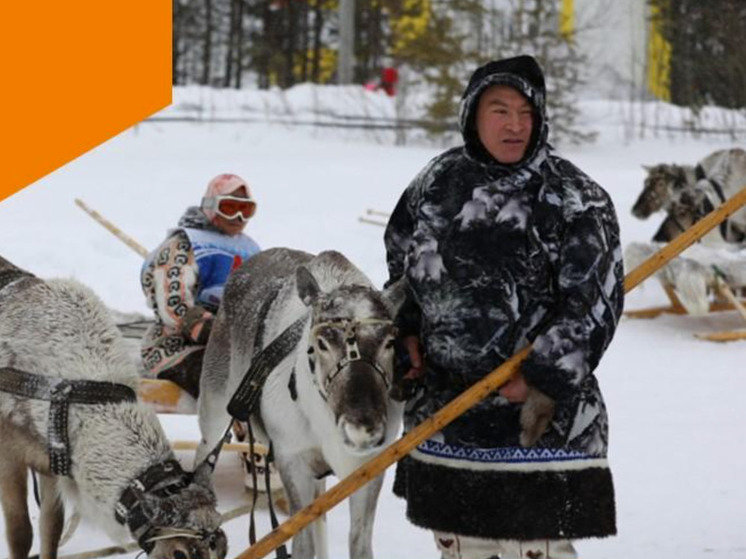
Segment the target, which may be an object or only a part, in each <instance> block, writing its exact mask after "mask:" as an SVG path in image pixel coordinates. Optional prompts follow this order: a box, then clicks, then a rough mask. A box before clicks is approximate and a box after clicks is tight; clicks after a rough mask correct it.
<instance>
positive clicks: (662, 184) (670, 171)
mask: <svg viewBox="0 0 746 559" xmlns="http://www.w3.org/2000/svg"><path fill="white" fill-rule="evenodd" d="M644 168H645V170H646V171H647V172H648V176H647V177H646V178H645V186H644V187H643V189H642V193H641V194H640V196H639V197H638V198H637V201H636V202H635V204H634V206H632V215H634V216H635V217H637V218H639V219H646V218H648V217H649V216H650V215H651V214H654V213H655V212H658V211H660V210H664V209H667V208H668V206H669V205H670V203H671V201H672V200H673V199H674V198H675V197H676V193H677V192H678V191H679V190H681V189H682V188H683V187H685V186H686V175H685V172H684V169H683V168H682V167H680V166H678V165H666V164H661V165H655V166H654V167H644Z"/></svg>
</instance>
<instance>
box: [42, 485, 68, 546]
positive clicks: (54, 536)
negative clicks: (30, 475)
mask: <svg viewBox="0 0 746 559" xmlns="http://www.w3.org/2000/svg"><path fill="white" fill-rule="evenodd" d="M39 480H40V485H41V510H40V511H39V523H40V527H39V529H40V539H41V550H40V552H39V559H56V558H57V549H58V547H59V543H60V536H61V535H62V528H63V526H64V524H65V508H64V506H63V505H62V500H61V499H60V496H59V494H58V492H57V481H56V480H55V478H54V477H52V476H47V475H43V474H40V475H39Z"/></svg>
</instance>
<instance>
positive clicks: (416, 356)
mask: <svg viewBox="0 0 746 559" xmlns="http://www.w3.org/2000/svg"><path fill="white" fill-rule="evenodd" d="M401 343H402V345H403V346H404V347H405V348H406V349H407V353H408V354H409V362H410V364H411V367H410V368H409V370H408V371H407V372H406V373H405V374H404V378H405V379H411V380H414V379H418V378H420V377H421V376H422V375H423V374H424V372H425V369H424V367H423V361H422V352H421V350H420V339H419V338H418V337H417V336H407V337H406V338H403V339H402V341H401Z"/></svg>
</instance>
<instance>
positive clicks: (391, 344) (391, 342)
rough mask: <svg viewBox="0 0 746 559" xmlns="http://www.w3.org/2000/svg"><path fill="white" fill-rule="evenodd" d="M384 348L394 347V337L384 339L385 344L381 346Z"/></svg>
mask: <svg viewBox="0 0 746 559" xmlns="http://www.w3.org/2000/svg"><path fill="white" fill-rule="evenodd" d="M383 347H384V349H392V348H393V347H394V338H391V339H389V340H387V341H386V345H384V346H383Z"/></svg>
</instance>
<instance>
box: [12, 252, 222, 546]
mask: <svg viewBox="0 0 746 559" xmlns="http://www.w3.org/2000/svg"><path fill="white" fill-rule="evenodd" d="M137 382H138V377H137V373H136V372H135V368H134V364H133V363H132V362H131V361H130V359H129V357H128V356H127V351H126V348H125V346H124V345H123V340H122V338H121V335H120V333H119V331H118V330H117V328H116V326H115V325H114V323H113V321H112V319H111V317H110V315H109V312H108V310H107V309H106V307H105V306H104V305H103V304H102V303H101V301H100V300H99V299H98V298H97V297H96V296H95V295H94V294H93V292H92V291H91V290H90V289H88V288H86V287H84V286H83V285H81V284H79V283H77V282H75V281H73V280H49V281H42V280H40V279H37V278H35V277H34V276H32V275H31V274H29V273H27V272H24V271H23V270H20V269H19V268H17V267H15V266H13V265H12V264H11V263H10V262H8V261H7V260H4V259H3V258H0V441H2V447H3V448H2V452H0V502H1V503H2V508H3V512H4V515H5V526H6V532H7V533H6V536H7V541H8V547H9V550H10V559H27V558H28V556H29V551H30V549H31V545H32V540H33V531H32V527H31V522H30V520H29V511H28V507H27V471H28V470H29V469H31V470H33V471H34V472H36V473H37V474H38V475H39V477H40V481H41V483H40V487H41V511H40V518H39V521H40V532H41V534H40V544H41V549H40V558H41V559H54V558H55V557H56V556H57V547H58V544H59V539H60V534H61V531H62V525H63V520H64V506H63V502H69V503H72V504H73V505H74V506H75V507H76V508H77V510H78V511H79V512H80V514H81V516H82V517H83V518H85V519H87V520H88V521H90V522H92V523H94V524H96V525H98V526H99V527H101V528H102V529H104V530H105V531H106V532H107V533H108V535H109V536H110V537H112V538H114V539H118V540H121V539H124V538H126V537H127V536H131V537H133V538H134V539H135V540H137V541H138V543H139V544H140V546H141V547H142V548H143V549H144V550H145V551H146V552H147V553H148V556H149V557H150V558H152V559H156V558H157V559H222V558H223V557H225V554H226V538H225V535H224V533H223V532H222V530H220V528H219V524H220V516H219V514H218V513H217V511H216V508H215V505H216V502H215V495H214V493H213V491H212V488H211V486H210V480H209V472H208V471H206V470H204V471H201V472H198V473H196V474H195V475H191V474H189V473H185V472H184V471H183V470H182V469H181V467H180V466H179V464H178V462H176V460H175V457H174V454H173V452H172V451H171V448H170V445H169V442H168V439H167V438H166V436H165V434H164V432H163V430H162V429H161V426H160V424H159V422H158V418H157V417H156V415H155V413H154V412H153V411H152V410H151V409H150V408H148V407H146V406H144V405H142V404H140V403H138V402H137V398H136V393H135V388H136V386H137Z"/></svg>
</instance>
